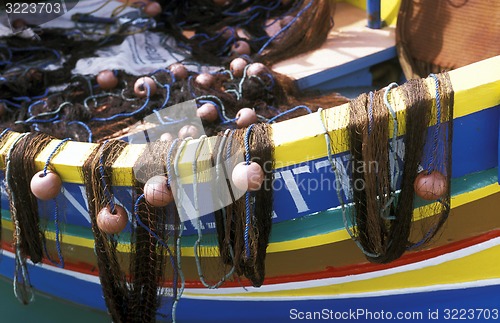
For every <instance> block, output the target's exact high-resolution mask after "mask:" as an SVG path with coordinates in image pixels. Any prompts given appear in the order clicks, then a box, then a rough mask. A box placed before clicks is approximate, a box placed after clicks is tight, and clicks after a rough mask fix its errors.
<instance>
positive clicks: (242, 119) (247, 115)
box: [236, 108, 257, 128]
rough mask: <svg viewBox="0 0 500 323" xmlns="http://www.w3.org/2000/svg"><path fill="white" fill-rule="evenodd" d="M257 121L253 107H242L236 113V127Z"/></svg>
mask: <svg viewBox="0 0 500 323" xmlns="http://www.w3.org/2000/svg"><path fill="white" fill-rule="evenodd" d="M256 122H257V114H256V113H255V111H254V110H253V109H250V108H243V109H241V110H240V111H238V113H237V114H236V125H237V126H238V128H244V127H248V126H250V125H251V124H252V123H256Z"/></svg>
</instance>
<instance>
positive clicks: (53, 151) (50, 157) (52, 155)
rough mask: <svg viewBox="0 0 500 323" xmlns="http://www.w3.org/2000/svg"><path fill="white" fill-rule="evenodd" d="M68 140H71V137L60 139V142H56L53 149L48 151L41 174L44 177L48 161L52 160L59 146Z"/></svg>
mask: <svg viewBox="0 0 500 323" xmlns="http://www.w3.org/2000/svg"><path fill="white" fill-rule="evenodd" d="M69 140H71V138H65V139H63V140H61V142H59V143H58V144H57V146H56V147H55V148H54V150H52V152H51V153H50V155H49V157H48V158H47V160H46V161H45V166H44V167H43V176H44V177H45V176H47V170H48V168H49V165H50V161H51V160H52V158H53V157H54V156H55V154H56V153H57V151H58V150H59V148H61V146H62V145H64V144H65V143H66V142H67V141H69Z"/></svg>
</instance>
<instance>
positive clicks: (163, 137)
mask: <svg viewBox="0 0 500 323" xmlns="http://www.w3.org/2000/svg"><path fill="white" fill-rule="evenodd" d="M173 140H174V136H172V134H171V133H170V132H164V133H162V134H161V136H160V141H173Z"/></svg>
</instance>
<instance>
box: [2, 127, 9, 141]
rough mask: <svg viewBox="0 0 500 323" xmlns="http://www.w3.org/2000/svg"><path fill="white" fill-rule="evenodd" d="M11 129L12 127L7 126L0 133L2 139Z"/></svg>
mask: <svg viewBox="0 0 500 323" xmlns="http://www.w3.org/2000/svg"><path fill="white" fill-rule="evenodd" d="M9 131H10V128H5V129H4V130H3V131H2V133H0V140H1V139H2V138H3V136H5V135H6V134H7V132H9Z"/></svg>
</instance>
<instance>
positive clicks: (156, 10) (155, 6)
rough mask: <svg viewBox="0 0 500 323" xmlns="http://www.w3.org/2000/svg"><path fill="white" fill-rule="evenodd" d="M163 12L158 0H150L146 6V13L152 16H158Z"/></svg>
mask: <svg viewBox="0 0 500 323" xmlns="http://www.w3.org/2000/svg"><path fill="white" fill-rule="evenodd" d="M161 12H162V8H161V5H160V4H159V3H158V2H156V1H153V2H150V3H148V4H147V5H146V6H145V7H144V13H145V14H146V15H148V16H150V17H156V16H158V15H159V14H160V13H161Z"/></svg>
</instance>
